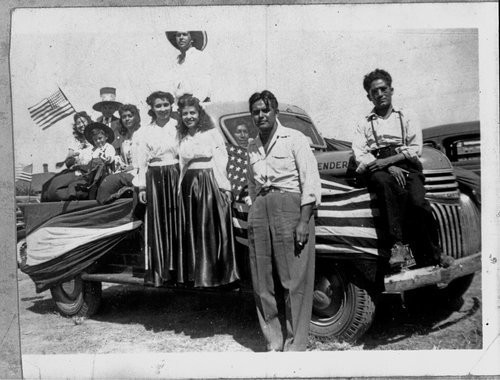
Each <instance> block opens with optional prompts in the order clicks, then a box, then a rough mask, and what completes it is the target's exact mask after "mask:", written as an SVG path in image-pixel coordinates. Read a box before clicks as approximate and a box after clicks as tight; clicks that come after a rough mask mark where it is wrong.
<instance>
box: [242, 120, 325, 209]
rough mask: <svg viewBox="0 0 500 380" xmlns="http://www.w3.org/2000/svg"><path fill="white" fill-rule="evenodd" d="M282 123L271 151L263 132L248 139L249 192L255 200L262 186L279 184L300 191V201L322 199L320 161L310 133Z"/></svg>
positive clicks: (283, 187)
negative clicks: (263, 138)
mask: <svg viewBox="0 0 500 380" xmlns="http://www.w3.org/2000/svg"><path fill="white" fill-rule="evenodd" d="M276 122H277V123H278V126H277V128H276V131H275V133H274V135H273V137H272V138H271V141H270V142H269V148H268V150H267V152H266V151H265V149H264V146H263V144H262V141H261V139H260V136H257V137H256V138H255V139H254V140H252V141H250V142H249V143H248V192H249V194H250V198H251V199H252V201H253V200H255V198H256V197H257V195H258V194H259V192H260V191H261V190H262V189H265V188H269V187H275V188H278V189H280V190H284V191H289V192H291V193H300V194H301V201H300V204H301V205H302V206H303V205H306V204H309V203H314V204H315V205H316V206H318V205H319V204H320V202H321V180H320V177H319V172H318V164H317V161H316V158H315V157H314V154H313V153H312V151H311V147H310V146H309V142H308V140H307V137H306V136H305V135H304V134H303V133H302V132H299V131H296V130H294V129H291V128H286V127H284V126H283V125H281V123H280V122H279V121H278V120H276Z"/></svg>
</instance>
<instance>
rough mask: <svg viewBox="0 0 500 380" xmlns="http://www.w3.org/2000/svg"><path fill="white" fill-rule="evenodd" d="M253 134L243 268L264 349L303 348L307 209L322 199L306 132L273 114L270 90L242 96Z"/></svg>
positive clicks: (309, 243)
mask: <svg viewBox="0 0 500 380" xmlns="http://www.w3.org/2000/svg"><path fill="white" fill-rule="evenodd" d="M249 106H250V112H251V114H252V119H253V122H254V124H255V126H256V127H257V128H258V129H259V135H258V136H257V137H256V138H255V139H254V140H252V141H250V142H249V144H248V159H249V164H248V191H249V194H250V198H251V200H252V205H251V207H250V211H249V214H248V241H249V248H250V269H251V274H252V284H253V289H254V295H255V301H256V306H257V315H258V318H259V323H260V326H261V329H262V332H263V334H264V337H265V339H266V341H267V349H268V350H269V351H283V350H284V351H304V350H305V349H306V346H307V341H308V339H307V338H308V333H309V323H310V319H311V311H312V296H313V286H314V249H315V239H314V217H313V216H312V215H313V209H314V208H315V206H318V205H319V203H320V201H321V182H320V178H319V173H318V167H317V163H316V159H315V158H314V155H313V154H312V152H311V148H310V146H309V142H308V141H307V138H306V137H305V136H304V135H303V134H302V133H301V132H299V131H296V130H294V129H291V128H287V127H285V126H283V125H281V123H280V122H279V120H278V119H277V114H278V112H279V111H278V101H277V99H276V97H275V96H274V95H273V94H272V93H271V92H269V91H263V92H260V93H259V92H257V93H255V94H253V95H252V96H251V97H250V99H249Z"/></svg>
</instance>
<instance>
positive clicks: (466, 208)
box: [431, 194, 481, 258]
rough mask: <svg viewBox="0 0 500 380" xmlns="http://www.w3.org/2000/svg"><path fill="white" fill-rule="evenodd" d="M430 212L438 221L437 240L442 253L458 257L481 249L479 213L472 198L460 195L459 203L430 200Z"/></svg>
mask: <svg viewBox="0 0 500 380" xmlns="http://www.w3.org/2000/svg"><path fill="white" fill-rule="evenodd" d="M431 207H432V213H433V215H434V218H435V219H436V220H437V221H438V223H439V242H440V244H441V249H442V250H443V253H445V254H447V255H450V256H453V257H454V258H460V257H464V256H468V255H470V254H472V253H476V252H479V251H480V249H481V215H480V212H479V210H478V208H477V207H476V205H475V204H474V202H472V200H471V199H470V198H469V197H468V196H467V195H465V194H461V195H460V203H459V204H458V205H457V204H456V202H447V201H445V200H442V201H436V199H434V198H433V199H432V201H431Z"/></svg>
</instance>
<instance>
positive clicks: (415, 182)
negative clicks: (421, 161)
mask: <svg viewBox="0 0 500 380" xmlns="http://www.w3.org/2000/svg"><path fill="white" fill-rule="evenodd" d="M407 170H408V171H409V173H408V176H407V177H406V185H405V187H402V186H401V185H399V184H398V182H397V181H396V179H395V178H394V177H393V176H392V175H391V174H389V173H388V172H387V171H385V170H377V171H375V172H373V173H368V174H367V184H368V189H369V191H370V192H372V193H375V194H376V196H377V205H378V208H379V212H380V217H381V219H382V220H381V221H382V223H383V227H382V229H383V230H384V231H385V233H386V236H385V237H384V239H383V240H384V241H385V242H386V244H387V248H389V247H390V246H391V245H392V244H394V243H395V242H396V241H400V242H404V241H409V242H411V245H412V246H413V248H414V251H415V259H416V260H417V264H419V265H434V264H436V263H437V262H439V256H440V254H441V250H440V248H439V236H438V225H437V222H436V221H435V219H434V217H433V216H432V209H431V206H430V204H429V202H428V201H427V200H426V199H425V188H424V181H425V178H424V176H423V174H422V172H420V171H417V170H414V169H413V168H407Z"/></svg>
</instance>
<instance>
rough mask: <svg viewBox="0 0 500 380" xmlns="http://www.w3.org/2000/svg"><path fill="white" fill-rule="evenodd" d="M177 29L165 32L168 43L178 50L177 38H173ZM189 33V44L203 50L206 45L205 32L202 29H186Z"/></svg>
mask: <svg viewBox="0 0 500 380" xmlns="http://www.w3.org/2000/svg"><path fill="white" fill-rule="evenodd" d="M178 32H179V31H178V30H172V31H168V32H165V34H166V35H167V39H168V40H169V41H170V43H171V44H172V45H173V46H174V47H175V48H176V49H178V50H180V49H179V46H178V45H177V40H176V38H175V36H176V34H177V33H178ZM188 33H189V35H190V36H191V41H192V42H191V46H192V47H194V48H196V49H198V50H200V51H201V50H203V49H205V47H206V46H207V42H208V37H207V32H205V31H204V30H190V31H188Z"/></svg>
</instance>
